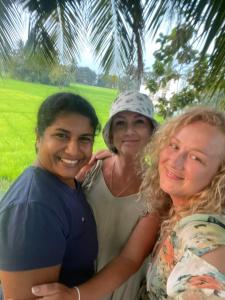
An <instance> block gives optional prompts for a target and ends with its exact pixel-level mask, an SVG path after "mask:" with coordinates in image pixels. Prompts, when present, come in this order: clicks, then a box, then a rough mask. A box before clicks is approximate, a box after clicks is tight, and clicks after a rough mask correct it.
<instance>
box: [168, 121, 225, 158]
mask: <svg viewBox="0 0 225 300" xmlns="http://www.w3.org/2000/svg"><path fill="white" fill-rule="evenodd" d="M172 137H173V138H176V139H177V140H178V142H180V143H181V144H182V145H183V146H184V147H186V148H189V149H194V150H199V151H202V152H204V153H206V154H208V155H210V156H217V155H220V156H224V153H225V135H224V134H223V133H222V132H221V131H220V130H219V129H217V128H216V127H215V126H212V125H209V124H207V123H204V122H195V123H193V124H189V125H186V126H184V127H182V128H179V129H178V130H177V131H176V132H175V134H174V135H173V136H172Z"/></svg>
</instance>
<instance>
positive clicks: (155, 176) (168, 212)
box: [140, 106, 225, 236]
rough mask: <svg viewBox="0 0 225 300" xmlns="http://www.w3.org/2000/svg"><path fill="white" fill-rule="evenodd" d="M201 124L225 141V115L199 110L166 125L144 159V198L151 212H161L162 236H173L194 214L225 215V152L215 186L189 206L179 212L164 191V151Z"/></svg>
mask: <svg viewBox="0 0 225 300" xmlns="http://www.w3.org/2000/svg"><path fill="white" fill-rule="evenodd" d="M198 121H201V122H204V123H206V124H209V125H211V126H214V127H216V128H217V129H218V130H219V131H220V132H221V133H222V134H223V135H224V139H225V114H224V112H219V111H217V110H216V109H214V108H209V107H203V106H197V107H193V108H191V109H188V110H186V111H185V112H184V113H182V114H181V115H179V116H176V117H173V118H171V119H170V120H168V121H166V122H165V124H164V125H162V126H161V127H160V128H159V129H158V131H157V132H156V133H155V135H154V136H153V137H152V139H151V141H150V143H149V144H148V145H147V146H146V148H145V152H144V155H143V157H142V167H143V181H142V185H141V188H140V194H141V197H144V199H145V200H146V203H147V206H148V211H151V212H157V213H158V214H159V215H160V216H161V217H162V220H163V223H162V228H161V236H162V235H164V234H165V232H169V231H170V230H171V229H172V228H173V226H174V224H175V223H176V222H177V221H178V220H179V219H180V218H182V217H185V216H187V215H191V214H194V213H216V214H217V213H218V214H222V213H224V212H225V149H224V152H223V153H224V155H223V158H222V160H221V164H220V167H219V169H218V171H217V173H216V175H215V176H214V178H213V180H212V181H211V183H210V184H209V185H208V186H207V187H206V188H204V189H203V190H202V191H200V192H199V193H197V194H195V195H193V196H192V197H191V199H190V201H188V205H187V206H185V207H182V208H181V209H180V210H179V211H176V212H175V210H174V208H173V206H172V200H171V198H170V196H169V195H168V194H167V193H165V192H164V191H163V190H162V189H161V188H160V184H159V171H158V164H159V155H160V152H161V150H162V149H164V147H165V146H166V145H168V143H169V142H170V139H171V137H172V136H173V135H174V134H175V132H177V131H178V130H179V129H181V128H183V127H184V126H186V125H189V124H192V123H195V122H198ZM224 145H225V143H224Z"/></svg>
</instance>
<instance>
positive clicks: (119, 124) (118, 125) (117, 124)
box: [115, 121, 125, 127]
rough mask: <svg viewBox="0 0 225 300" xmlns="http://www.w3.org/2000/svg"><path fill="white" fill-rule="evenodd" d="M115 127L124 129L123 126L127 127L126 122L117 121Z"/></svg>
mask: <svg viewBox="0 0 225 300" xmlns="http://www.w3.org/2000/svg"><path fill="white" fill-rule="evenodd" d="M115 126H116V127H123V126H125V122H124V121H116V122H115Z"/></svg>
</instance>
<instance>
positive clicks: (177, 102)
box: [146, 25, 225, 118]
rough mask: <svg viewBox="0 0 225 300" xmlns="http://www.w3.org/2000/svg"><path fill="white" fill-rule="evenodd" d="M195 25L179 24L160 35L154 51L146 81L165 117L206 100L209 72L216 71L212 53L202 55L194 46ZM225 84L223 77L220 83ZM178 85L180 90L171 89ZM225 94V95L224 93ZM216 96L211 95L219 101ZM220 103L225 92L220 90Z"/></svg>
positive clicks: (159, 109)
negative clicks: (210, 54)
mask: <svg viewBox="0 0 225 300" xmlns="http://www.w3.org/2000/svg"><path fill="white" fill-rule="evenodd" d="M194 36H195V31H194V29H193V27H191V26H187V25H182V26H180V27H175V28H174V29H173V30H172V32H171V33H170V34H169V35H163V34H160V35H159V39H158V40H157V42H158V43H159V45H160V47H159V49H158V50H157V51H156V52H155V53H154V58H155V61H154V63H153V66H152V70H151V72H149V74H148V75H147V82H146V85H147V87H148V89H149V91H150V92H151V93H152V97H154V98H155V100H157V104H156V108H157V109H158V111H159V113H160V114H161V115H162V116H163V117H164V118H165V117H167V116H168V115H171V114H173V113H174V112H176V111H179V110H181V109H182V108H183V107H185V106H188V105H192V104H193V103H203V102H206V97H207V96H206V95H207V92H208V91H209V87H210V82H209V74H210V72H211V71H212V66H211V65H210V60H209V57H208V56H205V57H203V58H202V56H201V55H200V53H199V51H197V50H195V49H193V38H194ZM222 83H223V84H225V81H224V80H221V82H220V84H221V86H222ZM174 86H176V91H173V92H171V89H172V88H173V87H174ZM222 95H223V96H222ZM215 97H217V98H218V93H215V94H214V96H213V98H212V96H211V98H209V97H208V99H211V102H212V101H213V102H214V103H215V101H214V100H215ZM218 99H219V100H218V101H217V105H218V106H220V107H221V108H222V107H223V106H224V101H225V97H224V93H221V94H220V97H219V98H218Z"/></svg>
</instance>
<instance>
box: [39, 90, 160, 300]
mask: <svg viewBox="0 0 225 300" xmlns="http://www.w3.org/2000/svg"><path fill="white" fill-rule="evenodd" d="M153 113H154V111H153V104H152V102H151V100H150V99H149V97H148V96H147V95H144V94H141V93H139V92H126V93H123V94H120V95H119V97H118V98H117V99H116V100H115V101H114V103H113V104H112V108H111V112H110V117H109V120H108V122H107V123H106V125H105V127H104V129H103V138H104V140H105V143H106V145H107V146H108V148H109V149H110V150H111V151H112V152H113V153H114V155H112V156H110V157H107V158H106V159H104V160H99V161H98V162H97V164H96V165H95V167H94V168H93V169H92V170H91V171H90V172H89V174H88V175H87V177H86V179H85V181H84V183H83V187H84V189H85V194H86V197H87V200H88V202H89V204H90V205H91V207H92V209H93V212H94V216H95V220H96V224H97V237H98V243H99V252H98V258H97V265H96V271H99V270H101V269H102V268H103V267H104V266H105V265H107V264H108V263H109V262H110V261H111V260H112V259H113V258H115V257H117V256H118V255H119V254H120V253H121V251H122V256H124V257H125V258H126V257H131V258H132V260H133V261H132V264H133V263H134V264H133V271H130V270H131V269H132V268H130V267H127V266H126V263H125V264H123V266H122V263H121V271H118V266H116V267H115V268H114V270H115V269H117V271H116V272H117V274H118V275H119V274H120V273H121V278H119V276H118V279H115V278H114V279H113V278H112V277H113V275H112V277H111V279H110V280H109V281H108V286H107V283H106V282H104V281H101V283H102V284H105V285H106V286H105V291H108V290H109V289H110V288H109V285H111V286H118V285H119V283H121V282H122V280H121V279H122V278H123V275H122V274H123V273H124V274H127V275H124V276H127V277H128V276H129V275H130V274H131V273H134V272H135V271H136V270H137V266H138V267H139V266H140V265H141V264H142V263H143V261H144V259H145V258H146V257H147V256H148V254H149V253H150V252H151V250H152V248H153V246H154V243H155V240H156V237H157V232H158V229H159V217H158V216H157V215H149V214H147V208H146V206H145V203H144V201H143V200H142V199H139V197H138V192H139V187H140V184H141V180H142V175H141V172H140V171H139V170H140V168H139V161H140V159H139V156H140V153H141V152H142V150H143V149H144V147H145V145H146V144H147V143H148V142H149V140H150V138H151V135H152V133H153V131H154V129H155V128H156V127H157V122H156V121H155V120H154V118H153ZM137 223H138V226H136V225H137ZM134 229H135V230H134ZM131 233H132V236H131V238H130V240H129V236H130V235H131ZM127 241H128V243H127V244H126V242H127ZM125 244H126V247H125V248H124V249H123V247H124V246H125ZM131 244H132V245H134V244H135V246H136V245H137V247H133V250H132V246H131ZM130 246H131V247H130ZM132 251H133V253H131V252H132ZM123 262H124V261H123ZM128 264H130V262H128V263H127V265H128ZM145 267H146V263H143V264H142V267H141V268H140V269H139V271H138V272H137V273H135V274H134V275H133V276H132V277H131V278H130V279H129V280H127V281H126V282H125V283H124V284H123V285H122V286H121V287H120V288H118V289H117V290H115V291H114V292H113V293H111V294H110V295H108V296H106V297H104V298H102V297H101V298H95V296H94V294H95V293H96V290H95V291H93V293H92V294H91V296H90V297H89V298H88V299H102V300H103V299H104V300H134V299H136V297H137V293H138V290H139V288H140V284H141V281H142V279H144V278H145V274H146V268H145ZM128 269H130V270H129V271H127V270H128ZM109 271H110V274H112V270H111V269H109ZM116 272H114V274H116ZM106 274H107V273H106ZM106 277H107V275H106ZM109 277H110V276H109ZM102 284H101V285H102ZM89 286H90V288H94V287H95V283H94V282H93V285H92V284H90V285H89ZM89 286H87V288H88V287H89ZM46 288H47V289H46ZM57 289H58V290H57ZM60 289H61V290H60ZM83 290H84V289H82V287H81V298H82V299H86V298H85V295H84V293H83ZM85 290H87V289H86V287H85ZM100 290H102V286H101V288H100V287H99V294H101V295H104V294H106V292H103V291H102V292H100ZM111 290H113V289H111ZM65 291H66V292H65ZM65 291H64V290H62V287H60V286H59V285H57V284H56V285H54V286H51V285H48V286H42V287H38V291H37V292H35V294H36V295H38V296H41V295H42V296H45V297H44V298H43V299H60V298H57V297H60V293H61V296H62V295H63V297H64V299H70V298H65V297H66V293H67V291H68V289H66V290H65ZM57 292H58V293H59V294H58V296H57ZM53 294H54V297H55V298H48V297H53ZM82 295H83V296H82ZM72 296H73V297H74V295H72ZM68 297H69V295H68ZM92 297H93V298H92ZM71 298H72V297H71ZM73 299H74V298H73ZM78 299H80V298H78Z"/></svg>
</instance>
